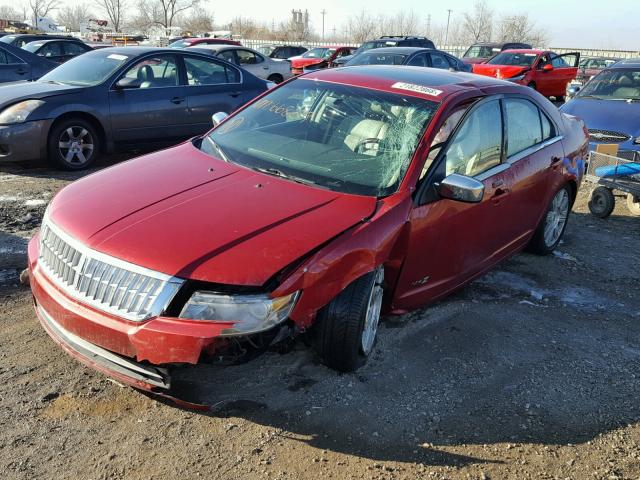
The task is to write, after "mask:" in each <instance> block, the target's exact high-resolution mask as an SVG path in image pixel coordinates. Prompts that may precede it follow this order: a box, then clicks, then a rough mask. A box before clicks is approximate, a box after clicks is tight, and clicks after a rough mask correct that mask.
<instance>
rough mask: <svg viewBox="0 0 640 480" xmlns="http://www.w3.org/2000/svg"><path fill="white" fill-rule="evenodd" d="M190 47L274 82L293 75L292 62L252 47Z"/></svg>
mask: <svg viewBox="0 0 640 480" xmlns="http://www.w3.org/2000/svg"><path fill="white" fill-rule="evenodd" d="M188 48H189V49H195V50H199V51H200V52H205V51H206V52H209V53H211V54H212V55H214V56H216V57H220V58H222V59H223V60H226V61H228V62H230V63H235V64H236V65H238V66H240V67H242V68H243V69H245V70H246V71H248V72H249V73H252V74H253V75H255V76H256V77H259V78H263V79H265V80H268V81H270V82H273V83H280V82H282V81H283V80H286V79H287V78H289V77H291V75H292V74H291V64H290V63H289V62H288V61H286V60H278V59H273V58H269V57H266V56H264V55H263V54H261V53H260V52H256V51H255V50H252V49H251V48H247V47H237V46H234V45H194V46H193V47H188Z"/></svg>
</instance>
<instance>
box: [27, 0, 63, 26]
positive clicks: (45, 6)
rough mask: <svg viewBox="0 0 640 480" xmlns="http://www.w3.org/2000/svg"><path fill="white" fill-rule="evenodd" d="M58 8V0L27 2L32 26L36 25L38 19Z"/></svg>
mask: <svg viewBox="0 0 640 480" xmlns="http://www.w3.org/2000/svg"><path fill="white" fill-rule="evenodd" d="M56 8H58V0H29V9H30V11H31V14H32V15H33V17H32V18H33V26H34V27H36V26H37V25H38V18H40V17H46V16H47V15H48V14H49V13H51V12H52V11H53V10H55V9H56Z"/></svg>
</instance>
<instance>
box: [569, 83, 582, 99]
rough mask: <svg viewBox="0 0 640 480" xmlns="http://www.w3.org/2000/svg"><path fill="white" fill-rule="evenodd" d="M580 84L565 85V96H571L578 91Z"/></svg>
mask: <svg viewBox="0 0 640 480" xmlns="http://www.w3.org/2000/svg"><path fill="white" fill-rule="evenodd" d="M580 88H581V87H580V85H569V86H568V87H567V97H569V98H573V97H575V96H576V94H577V93H578V92H579V91H580Z"/></svg>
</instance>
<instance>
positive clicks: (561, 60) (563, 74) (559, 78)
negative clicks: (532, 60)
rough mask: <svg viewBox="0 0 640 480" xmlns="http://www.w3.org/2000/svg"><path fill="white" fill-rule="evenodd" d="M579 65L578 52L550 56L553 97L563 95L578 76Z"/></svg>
mask: <svg viewBox="0 0 640 480" xmlns="http://www.w3.org/2000/svg"><path fill="white" fill-rule="evenodd" d="M579 63H580V54H579V53H578V52H573V53H565V54H564V55H556V54H553V53H552V54H551V65H552V66H553V72H552V73H553V78H554V85H553V88H554V93H553V95H554V96H564V95H565V93H566V91H567V85H568V84H569V83H570V82H571V81H572V80H574V79H575V78H576V77H577V76H578V64H579Z"/></svg>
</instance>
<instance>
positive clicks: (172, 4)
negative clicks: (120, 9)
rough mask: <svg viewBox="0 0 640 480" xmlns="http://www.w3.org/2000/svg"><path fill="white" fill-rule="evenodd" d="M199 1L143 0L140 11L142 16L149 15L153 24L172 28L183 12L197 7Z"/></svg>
mask: <svg viewBox="0 0 640 480" xmlns="http://www.w3.org/2000/svg"><path fill="white" fill-rule="evenodd" d="M199 3H200V0H141V1H140V4H139V10H140V12H139V13H140V16H141V17H148V18H149V20H151V23H150V24H152V25H160V26H162V27H164V28H171V27H173V26H174V21H175V20H176V18H177V17H178V16H179V15H180V14H181V13H182V12H185V11H187V10H189V9H191V8H194V7H197V6H198V4H199Z"/></svg>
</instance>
